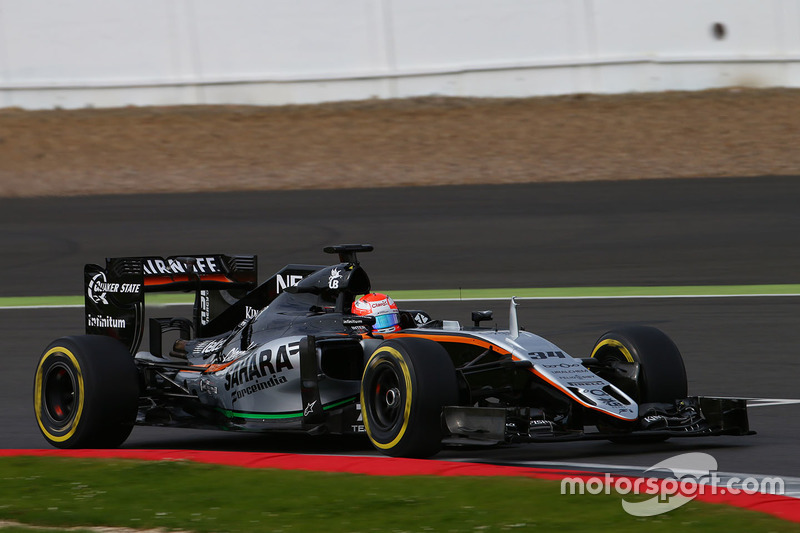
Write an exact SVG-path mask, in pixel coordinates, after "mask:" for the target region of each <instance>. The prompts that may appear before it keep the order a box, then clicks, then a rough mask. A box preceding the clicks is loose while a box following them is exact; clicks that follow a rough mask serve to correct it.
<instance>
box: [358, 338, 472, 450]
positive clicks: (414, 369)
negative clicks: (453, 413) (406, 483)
mask: <svg viewBox="0 0 800 533" xmlns="http://www.w3.org/2000/svg"><path fill="white" fill-rule="evenodd" d="M457 403H458V382H457V378H456V372H455V368H454V367H453V363H452V361H451V359H450V356H449V355H448V354H447V351H446V350H445V349H444V348H442V347H441V346H440V345H439V344H437V343H435V342H433V341H429V340H426V339H411V338H409V339H394V340H390V341H387V342H384V343H382V344H381V345H380V346H379V347H378V348H377V349H376V350H375V351H374V352H373V353H372V356H371V357H370V359H369V361H368V362H367V365H366V367H365V369H364V375H363V378H362V380H361V410H362V413H363V416H364V427H365V429H366V431H367V435H368V436H369V438H370V441H371V442H372V444H373V445H374V446H375V447H376V448H377V449H378V450H379V451H381V452H382V453H384V454H386V455H391V456H394V457H430V456H432V455H434V454H436V453H437V452H438V451H439V450H440V449H441V445H442V437H443V436H444V431H443V425H442V408H443V407H444V406H446V405H457Z"/></svg>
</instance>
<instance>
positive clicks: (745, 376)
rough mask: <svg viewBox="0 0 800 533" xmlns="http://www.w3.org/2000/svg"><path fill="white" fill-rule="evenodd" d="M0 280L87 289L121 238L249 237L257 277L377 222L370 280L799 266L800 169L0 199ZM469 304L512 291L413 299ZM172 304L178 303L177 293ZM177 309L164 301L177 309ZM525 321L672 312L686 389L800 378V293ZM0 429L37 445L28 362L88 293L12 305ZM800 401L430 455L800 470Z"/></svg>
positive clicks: (582, 278)
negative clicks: (661, 433)
mask: <svg viewBox="0 0 800 533" xmlns="http://www.w3.org/2000/svg"><path fill="white" fill-rule="evenodd" d="M0 229H1V230H2V231H0V239H2V242H3V243H4V246H3V250H4V252H5V253H4V254H3V255H2V257H0V276H2V278H1V279H3V280H4V283H3V284H2V286H0V296H35V295H69V294H80V293H81V292H82V268H83V264H84V263H87V262H98V263H102V262H103V260H104V258H105V257H113V256H124V255H176V254H188V253H205V252H211V253H216V252H219V253H257V254H258V255H259V262H260V263H259V270H260V274H261V277H262V279H263V278H265V277H266V276H268V275H269V274H271V273H272V271H274V270H277V269H278V268H280V267H281V266H283V265H284V264H286V263H290V262H307V263H322V264H325V263H327V262H329V260H330V256H326V255H325V254H323V253H322V252H321V249H322V247H323V246H325V245H328V244H335V243H342V242H369V243H372V244H373V245H375V247H376V250H375V252H373V253H372V254H368V255H364V256H363V257H362V264H363V265H364V266H365V268H366V269H367V271H368V272H369V273H370V275H371V277H372V282H373V286H374V287H379V288H382V289H392V288H394V289H437V288H458V287H462V288H491V287H564V286H634V285H659V286H660V285H716V284H720V285H736V284H771V283H778V284H783V283H799V282H800V179H798V178H793V177H786V178H769V177H765V178H752V179H712V180H706V179H696V180H662V181H644V182H597V183H575V184H532V185H509V186H485V187H434V188H420V189H413V188H406V189H379V190H369V189H355V190H337V191H305V192H304V191H285V192H263V193H230V194H205V195H192V194H176V195H161V196H118V197H80V198H62V199H24V200H10V199H8V200H0ZM404 306H405V307H415V308H424V309H427V310H429V311H431V312H432V314H433V315H435V316H439V317H443V318H453V319H459V320H461V321H462V322H467V321H468V318H469V312H470V311H471V310H473V309H478V308H493V309H494V310H495V317H496V319H497V323H498V325H499V326H500V327H501V328H502V327H505V326H507V320H508V319H507V307H508V304H507V302H472V301H470V302H466V301H464V302H436V303H414V302H406V303H404ZM171 310H172V311H179V310H180V309H179V308H171ZM170 312H171V311H170ZM519 316H520V323H521V324H522V325H523V326H525V327H526V328H527V329H529V330H531V331H534V332H536V333H538V334H541V335H543V336H545V337H547V338H549V339H551V340H553V341H554V342H556V344H558V345H560V346H561V347H562V348H563V349H565V350H566V351H567V352H569V353H571V354H572V355H575V356H584V355H586V354H587V353H588V351H589V350H590V349H591V347H592V345H593V344H594V342H595V340H596V339H597V337H599V336H600V335H601V334H602V333H603V332H605V331H606V330H608V329H610V328H613V327H614V326H616V325H621V324H625V323H641V324H650V325H654V326H657V327H659V328H661V329H663V330H664V331H666V332H667V333H668V334H669V335H670V336H671V337H672V338H673V339H674V340H675V342H676V343H677V344H678V346H679V347H680V348H681V351H682V352H683V355H684V359H685V361H686V366H687V371H688V374H689V389H690V394H703V395H719V396H736V397H752V398H784V399H791V398H800V391H799V390H798V386H797V383H798V376H800V357H798V356H799V355H800V354H799V353H798V352H800V327H798V326H800V297H766V298H765V297H741V298H692V299H621V300H610V299H599V300H558V301H553V300H536V301H533V300H528V301H525V302H523V305H522V307H521V308H520V310H519ZM0 317H2V321H0V328H2V335H0V338H1V339H2V341H0V342H2V352H1V353H2V355H0V357H2V368H3V370H2V375H0V405H2V406H3V408H2V413H3V414H2V419H1V420H2V423H3V430H2V434H0V448H45V447H47V444H46V443H45V441H44V439H43V438H42V437H41V436H40V434H39V432H38V429H37V427H36V424H35V421H34V419H33V413H32V406H31V392H32V381H33V373H34V370H35V366H36V363H37V359H38V356H39V355H40V353H41V350H42V349H43V348H44V347H45V346H46V345H47V344H48V342H50V341H51V340H52V339H54V338H56V337H58V336H61V335H65V334H75V333H81V330H82V310H80V309H26V310H0ZM798 415H800V405H798V404H782V405H773V406H763V407H753V408H751V410H750V420H751V426H752V428H753V429H755V430H756V431H758V435H755V436H750V437H710V438H702V439H672V440H670V441H668V442H666V443H662V444H657V445H650V446H641V445H619V444H613V443H610V442H603V441H597V442H575V443H559V444H530V445H513V446H504V447H494V448H484V447H459V448H455V447H452V448H450V447H449V448H447V449H446V450H445V451H443V452H442V453H441V454H440V455H439V456H437V458H441V459H457V458H460V459H469V460H475V461H483V462H499V463H504V464H505V463H511V464H526V463H527V462H529V461H536V462H538V463H537V464H539V465H541V464H542V463H547V464H551V463H553V464H556V465H557V464H558V463H567V462H568V463H583V464H589V465H595V466H594V467H595V468H597V469H598V470H607V469H609V467H608V466H607V465H634V466H639V467H642V468H647V467H649V466H651V465H653V464H655V463H657V462H658V461H661V460H663V459H666V458H668V457H671V456H673V455H676V454H679V453H684V452H688V451H703V452H706V453H710V454H712V455H713V456H714V457H715V458H716V459H717V461H718V464H719V470H720V471H727V472H742V473H759V474H773V475H784V476H794V477H797V476H800V454H798V451H797V450H798V447H797V442H798V438H800V416H798ZM125 447H126V448H187V449H215V450H247V451H269V452H302V453H314V454H327V453H346V454H373V453H375V452H374V451H373V450H372V449H371V447H370V446H369V444H368V443H367V442H365V440H364V439H359V438H338V437H336V438H335V437H324V438H320V437H314V438H310V437H304V436H286V435H283V436H276V435H268V436H262V435H242V434H230V433H222V432H208V431H193V430H175V429H162V428H144V427H137V428H135V429H134V431H133V434H132V435H131V438H130V439H129V440H128V441H127V442H126V443H125Z"/></svg>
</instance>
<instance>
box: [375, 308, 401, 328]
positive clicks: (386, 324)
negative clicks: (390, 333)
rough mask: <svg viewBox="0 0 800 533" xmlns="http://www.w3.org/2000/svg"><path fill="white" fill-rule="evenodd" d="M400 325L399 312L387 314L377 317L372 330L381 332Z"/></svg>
mask: <svg viewBox="0 0 800 533" xmlns="http://www.w3.org/2000/svg"><path fill="white" fill-rule="evenodd" d="M399 323H400V314H399V313H398V312H397V311H394V312H392V313H385V314H383V315H377V316H376V317H375V325H374V326H372V329H374V330H376V331H379V330H382V329H386V328H392V327H394V326H396V325H397V324H399Z"/></svg>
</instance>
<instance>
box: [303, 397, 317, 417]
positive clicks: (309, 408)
mask: <svg viewBox="0 0 800 533" xmlns="http://www.w3.org/2000/svg"><path fill="white" fill-rule="evenodd" d="M315 405H317V400H314V401H313V402H309V403H308V404H306V408H305V409H303V416H310V415H311V413H313V412H314V406H315Z"/></svg>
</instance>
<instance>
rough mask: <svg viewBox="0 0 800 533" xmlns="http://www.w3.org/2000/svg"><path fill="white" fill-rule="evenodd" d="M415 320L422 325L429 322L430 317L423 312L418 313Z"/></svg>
mask: <svg viewBox="0 0 800 533" xmlns="http://www.w3.org/2000/svg"><path fill="white" fill-rule="evenodd" d="M414 322H415V323H416V324H417V325H418V326H421V325H423V324H427V323H428V322H429V320H428V317H427V316H425V315H423V314H422V313H417V314H416V315H414Z"/></svg>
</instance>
